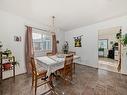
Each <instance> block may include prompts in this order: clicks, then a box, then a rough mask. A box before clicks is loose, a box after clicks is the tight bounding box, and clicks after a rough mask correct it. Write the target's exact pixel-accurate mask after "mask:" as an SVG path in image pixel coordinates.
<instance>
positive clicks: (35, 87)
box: [35, 77, 37, 95]
mask: <svg viewBox="0 0 127 95" xmlns="http://www.w3.org/2000/svg"><path fill="white" fill-rule="evenodd" d="M36 94H37V77H35V95H36Z"/></svg>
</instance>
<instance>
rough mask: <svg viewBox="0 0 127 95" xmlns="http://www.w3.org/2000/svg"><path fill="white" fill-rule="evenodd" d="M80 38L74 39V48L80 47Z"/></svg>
mask: <svg viewBox="0 0 127 95" xmlns="http://www.w3.org/2000/svg"><path fill="white" fill-rule="evenodd" d="M82 36H83V35H82ZM82 36H78V37H74V43H75V47H82V44H81V37H82Z"/></svg>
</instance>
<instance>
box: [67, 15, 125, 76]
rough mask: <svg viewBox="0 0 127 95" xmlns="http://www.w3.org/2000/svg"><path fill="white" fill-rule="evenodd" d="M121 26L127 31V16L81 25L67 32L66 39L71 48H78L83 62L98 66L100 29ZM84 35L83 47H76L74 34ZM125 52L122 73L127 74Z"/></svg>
mask: <svg viewBox="0 0 127 95" xmlns="http://www.w3.org/2000/svg"><path fill="white" fill-rule="evenodd" d="M117 26H121V28H122V32H123V34H124V33H127V16H123V17H118V18H115V19H112V20H107V21H103V22H100V23H96V24H93V25H89V26H85V27H81V28H78V29H75V30H71V31H67V32H65V35H66V36H65V40H66V41H68V42H69V45H70V50H76V52H77V54H78V55H79V56H81V64H84V65H88V66H92V67H98V48H97V47H98V30H101V29H107V28H111V27H117ZM80 35H84V36H83V37H82V47H81V48H76V47H74V39H73V37H74V36H80ZM126 60H127V59H125V54H122V70H121V73H123V74H127V63H126Z"/></svg>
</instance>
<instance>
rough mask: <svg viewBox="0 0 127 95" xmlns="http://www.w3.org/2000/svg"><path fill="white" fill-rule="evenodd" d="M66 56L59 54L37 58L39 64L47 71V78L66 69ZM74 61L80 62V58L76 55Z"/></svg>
mask: <svg viewBox="0 0 127 95" xmlns="http://www.w3.org/2000/svg"><path fill="white" fill-rule="evenodd" d="M65 56H66V54H58V55H53V56H42V57H36V61H37V64H39V65H40V66H42V67H43V68H44V69H45V70H47V76H50V75H51V74H52V73H54V72H55V71H57V70H59V69H61V68H64V61H65ZM73 61H74V62H75V63H77V62H79V61H80V56H77V55H74V57H73Z"/></svg>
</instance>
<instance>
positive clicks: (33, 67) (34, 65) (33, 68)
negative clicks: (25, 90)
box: [31, 57, 37, 74]
mask: <svg viewBox="0 0 127 95" xmlns="http://www.w3.org/2000/svg"><path fill="white" fill-rule="evenodd" d="M31 66H32V74H37V70H36V64H35V59H34V58H33V57H31Z"/></svg>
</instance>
